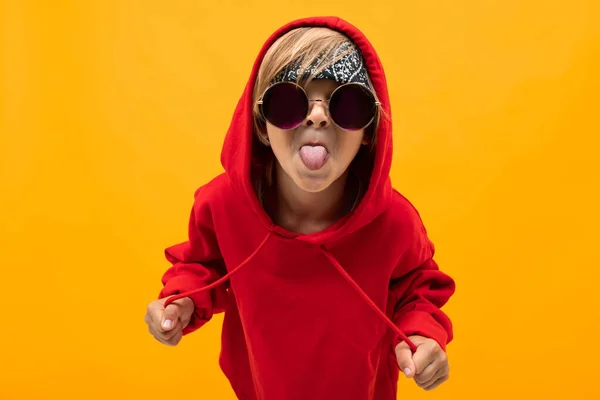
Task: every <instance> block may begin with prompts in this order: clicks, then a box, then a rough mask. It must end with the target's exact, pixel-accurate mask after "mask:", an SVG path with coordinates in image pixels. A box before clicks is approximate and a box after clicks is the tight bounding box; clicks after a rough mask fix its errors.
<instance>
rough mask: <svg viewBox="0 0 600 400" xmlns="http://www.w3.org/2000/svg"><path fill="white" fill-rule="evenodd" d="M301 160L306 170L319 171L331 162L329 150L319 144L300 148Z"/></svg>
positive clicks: (310, 144) (308, 144)
mask: <svg viewBox="0 0 600 400" xmlns="http://www.w3.org/2000/svg"><path fill="white" fill-rule="evenodd" d="M300 158H301V159H302V162H303V163H304V165H305V166H306V168H308V169H310V170H312V171H317V170H319V169H321V168H323V166H324V165H325V164H326V163H327V160H329V150H328V149H327V147H325V145H324V144H322V143H319V142H311V143H305V144H304V145H302V147H300Z"/></svg>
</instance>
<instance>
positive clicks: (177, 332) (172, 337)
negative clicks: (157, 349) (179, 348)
mask: <svg viewBox="0 0 600 400" xmlns="http://www.w3.org/2000/svg"><path fill="white" fill-rule="evenodd" d="M148 330H149V331H150V334H151V335H152V336H153V337H154V339H156V340H157V341H159V342H160V343H162V344H165V345H167V346H174V345H176V344H177V343H179V341H180V340H181V338H182V337H183V333H182V330H181V329H179V328H174V329H172V330H170V331H168V332H163V331H161V330H160V328H155V327H150V328H149V329H148ZM165 335H167V336H165Z"/></svg>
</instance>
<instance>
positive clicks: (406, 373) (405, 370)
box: [403, 368, 410, 376]
mask: <svg viewBox="0 0 600 400" xmlns="http://www.w3.org/2000/svg"><path fill="white" fill-rule="evenodd" d="M403 372H404V375H406V376H408V375H410V368H404V371H403Z"/></svg>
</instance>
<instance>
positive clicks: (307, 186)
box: [294, 174, 333, 193]
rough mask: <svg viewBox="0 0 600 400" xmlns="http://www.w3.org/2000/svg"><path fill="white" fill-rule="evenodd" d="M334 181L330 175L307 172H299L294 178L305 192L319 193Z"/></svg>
mask: <svg viewBox="0 0 600 400" xmlns="http://www.w3.org/2000/svg"><path fill="white" fill-rule="evenodd" d="M332 182H333V180H332V179H330V177H329V176H326V177H324V176H319V177H317V176H306V175H305V174H299V176H297V177H296V179H294V183H295V184H296V185H297V186H298V187H299V188H300V189H302V190H304V191H305V192H311V193H318V192H322V191H323V190H325V189H327V188H328V187H329V186H331V183H332Z"/></svg>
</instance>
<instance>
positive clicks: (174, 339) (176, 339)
mask: <svg viewBox="0 0 600 400" xmlns="http://www.w3.org/2000/svg"><path fill="white" fill-rule="evenodd" d="M181 338H183V332H181V331H177V333H176V334H175V335H174V336H173V337H172V338H171V339H169V340H167V341H166V344H168V345H169V346H176V345H177V344H179V342H180V341H181Z"/></svg>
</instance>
